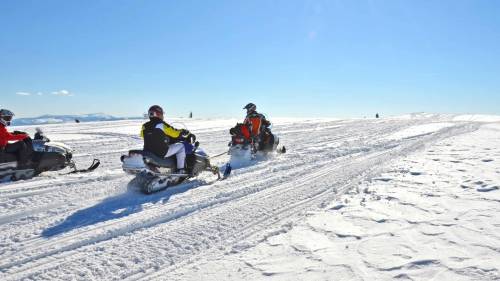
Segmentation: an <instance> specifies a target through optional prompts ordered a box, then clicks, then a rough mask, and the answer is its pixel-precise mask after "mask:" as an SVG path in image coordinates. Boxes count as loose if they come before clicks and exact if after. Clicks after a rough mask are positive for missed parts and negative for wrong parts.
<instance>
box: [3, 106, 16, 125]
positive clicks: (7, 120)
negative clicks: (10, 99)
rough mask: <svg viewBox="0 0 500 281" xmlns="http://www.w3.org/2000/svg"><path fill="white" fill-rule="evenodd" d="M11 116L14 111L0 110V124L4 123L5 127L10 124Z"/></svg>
mask: <svg viewBox="0 0 500 281" xmlns="http://www.w3.org/2000/svg"><path fill="white" fill-rule="evenodd" d="M13 117H14V112H12V111H10V110H8V109H1V110H0V124H2V125H4V126H5V127H7V126H10V122H11V121H12V118H13Z"/></svg>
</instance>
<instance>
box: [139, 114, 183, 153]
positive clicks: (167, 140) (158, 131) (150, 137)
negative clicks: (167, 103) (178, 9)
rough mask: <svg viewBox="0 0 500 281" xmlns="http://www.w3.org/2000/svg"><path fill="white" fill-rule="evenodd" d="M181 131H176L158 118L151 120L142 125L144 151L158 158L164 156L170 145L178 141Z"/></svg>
mask: <svg viewBox="0 0 500 281" xmlns="http://www.w3.org/2000/svg"><path fill="white" fill-rule="evenodd" d="M181 133H182V130H177V129H175V128H174V127H172V126H170V125H169V124H167V123H165V122H164V121H163V120H161V119H159V118H151V120H150V121H149V122H146V123H144V124H143V125H142V129H141V137H142V138H143V139H144V150H147V151H149V152H152V153H154V154H156V155H157V156H159V157H163V156H165V154H167V151H168V147H169V145H170V144H173V143H175V142H178V141H179V138H180V137H181Z"/></svg>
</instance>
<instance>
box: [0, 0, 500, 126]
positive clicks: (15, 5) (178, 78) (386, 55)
mask: <svg viewBox="0 0 500 281" xmlns="http://www.w3.org/2000/svg"><path fill="white" fill-rule="evenodd" d="M499 15H500V1H494V0H453V1H451V0H450V1H446V0H440V1H420V0H415V1H411V0H408V1H403V0H397V1H391V0H380V1H377V0H354V1H351V0H342V1H341V0H338V1H335V0H330V1H315V0H308V1H295V0H292V1H290V0H288V1H287V0H283V1H271V0H265V1H264V0H263V1H259V0H253V1H234V0H233V1H223V0H220V1H219V0H215V1H205V0H198V1H189V0H183V1H148V0H144V1H139V0H135V1H130V0H120V1H111V0H108V1H63V0H61V1H55V0H47V1H36V0H33V1H24V0H17V1H2V3H1V4H0V30H1V32H0V66H1V67H0V97H1V99H0V106H1V107H6V108H9V109H12V110H13V111H15V112H16V114H17V116H36V115H41V114H47V113H50V114H69V113H77V114H80V113H93V112H105V113H109V114H114V115H119V116H137V115H140V114H142V113H143V112H144V111H146V110H147V107H148V106H149V105H151V104H160V105H162V106H163V107H164V109H165V110H166V111H167V115H168V116H172V117H177V116H185V115H187V114H188V112H189V111H190V110H193V111H194V113H195V116H198V117H224V116H241V115H243V111H242V110H241V108H242V107H243V106H244V105H245V104H246V103H247V102H249V101H252V102H255V103H257V105H258V108H259V109H260V110H261V111H262V112H265V113H267V114H268V115H270V116H271V117H272V116H298V117H309V116H311V117H312V116H314V117H349V116H352V117H360V116H372V115H374V114H375V112H380V113H381V114H383V115H393V114H400V113H406V112H419V111H426V112H445V113H488V114H500V106H499V104H500V47H499V46H500V16H499ZM22 93H24V95H23V94H22Z"/></svg>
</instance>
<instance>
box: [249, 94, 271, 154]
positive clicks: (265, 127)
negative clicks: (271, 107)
mask: <svg viewBox="0 0 500 281" xmlns="http://www.w3.org/2000/svg"><path fill="white" fill-rule="evenodd" d="M243 109H246V110H247V115H246V117H245V121H243V124H245V125H249V126H250V134H251V138H252V143H253V146H254V150H255V151H257V150H259V149H260V148H262V147H263V145H264V143H263V142H264V136H265V135H266V134H267V135H271V136H272V134H270V129H269V126H271V122H269V121H268V120H267V119H266V117H265V116H264V114H261V113H258V112H257V106H256V105H255V104H254V103H249V104H247V105H246V106H245V107H244V108H243Z"/></svg>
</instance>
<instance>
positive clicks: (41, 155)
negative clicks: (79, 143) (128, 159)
mask: <svg viewBox="0 0 500 281" xmlns="http://www.w3.org/2000/svg"><path fill="white" fill-rule="evenodd" d="M32 145H33V155H32V159H31V162H30V165H28V167H24V168H19V163H18V161H17V158H16V155H15V154H11V153H5V152H0V181H9V180H12V181H15V180H23V179H30V178H32V177H34V176H37V175H39V174H41V173H43V172H46V171H59V170H62V169H64V168H66V167H70V168H71V169H72V170H73V171H71V172H70V173H77V172H90V171H93V170H95V169H97V167H98V166H99V164H100V162H99V160H98V159H94V162H93V163H92V165H91V166H90V167H89V168H87V169H84V170H78V169H77V168H76V165H75V163H74V161H73V160H72V157H73V151H72V150H71V148H69V147H68V146H66V145H64V144H62V143H57V142H47V141H44V140H33V141H32Z"/></svg>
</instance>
